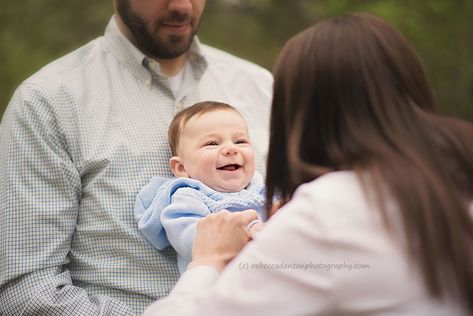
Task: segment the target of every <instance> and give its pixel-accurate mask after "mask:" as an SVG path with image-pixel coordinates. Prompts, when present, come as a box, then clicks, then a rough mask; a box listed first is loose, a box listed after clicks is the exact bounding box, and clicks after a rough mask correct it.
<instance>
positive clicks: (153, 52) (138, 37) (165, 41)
mask: <svg viewBox="0 0 473 316" xmlns="http://www.w3.org/2000/svg"><path fill="white" fill-rule="evenodd" d="M117 11H118V14H120V16H121V18H122V20H123V23H125V25H126V26H127V27H128V29H129V30H130V32H131V34H132V35H133V38H134V43H135V45H136V46H137V47H138V49H140V50H141V51H142V52H143V53H144V54H145V55H148V56H150V57H155V58H158V59H171V58H176V57H178V56H180V55H182V54H184V53H185V52H187V51H188V50H189V47H190V46H191V44H192V40H193V38H194V35H195V34H196V33H197V29H198V25H196V22H195V19H193V18H192V17H191V16H189V15H183V14H179V13H176V12H173V13H171V14H170V15H169V16H166V17H163V18H161V20H162V21H165V22H177V23H181V22H190V24H191V27H192V32H191V34H190V35H185V36H177V35H176V36H169V37H168V38H159V37H158V36H156V37H155V36H153V33H151V31H150V30H149V29H148V27H147V25H146V22H145V21H144V20H143V19H142V18H141V17H140V16H138V15H137V14H136V13H135V12H133V11H132V9H131V7H130V3H129V0H118V1H117ZM158 22H161V21H158ZM157 27H158V28H159V27H160V23H158V24H157ZM156 34H158V32H156Z"/></svg>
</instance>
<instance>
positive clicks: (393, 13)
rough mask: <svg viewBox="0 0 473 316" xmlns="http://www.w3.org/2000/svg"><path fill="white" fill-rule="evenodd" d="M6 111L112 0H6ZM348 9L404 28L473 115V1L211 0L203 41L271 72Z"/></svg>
mask: <svg viewBox="0 0 473 316" xmlns="http://www.w3.org/2000/svg"><path fill="white" fill-rule="evenodd" d="M0 8H1V9H0V115H2V114H3V112H4V109H5V107H6V105H7V104H8V101H9V99H10V98H11V95H12V93H13V91H14V89H15V87H16V86H17V85H18V84H19V83H21V82H22V81H23V80H24V79H26V78H27V77H28V76H29V75H31V74H32V73H33V72H35V71H36V70H38V69H39V68H40V67H41V66H42V65H44V64H46V63H47V62H49V61H52V60H53V59H55V58H57V57H59V56H61V55H63V54H65V53H67V52H69V51H71V50H73V49H75V48H77V47H79V46H80V45H82V44H85V43H86V42H88V41H89V40H91V39H93V38H95V37H97V36H99V35H101V34H103V31H104V28H105V26H106V24H107V22H108V20H109V17H110V16H111V14H112V0H102V1H99V0H21V1H11V0H0ZM349 11H365V12H371V13H374V14H376V15H379V16H381V17H383V18H385V19H386V20H387V21H389V22H391V23H392V24H394V25H395V26H396V27H397V28H398V29H400V30H401V31H402V32H403V33H404V34H405V35H406V36H407V38H408V39H409V40H410V41H411V43H412V44H413V45H414V47H415V48H416V49H417V51H418V52H419V54H420V56H421V57H422V59H423V61H424V64H425V66H426V70H427V73H428V76H429V79H430V82H431V84H432V86H433V88H434V90H435V94H436V97H437V99H438V102H439V109H440V111H441V112H443V113H446V114H449V115H453V116H456V117H461V118H464V119H467V120H470V121H473V1H471V0H428V1H418V0H208V1H207V10H206V12H205V15H204V18H203V22H202V24H201V30H200V33H199V37H200V39H201V40H202V41H203V42H205V43H207V44H210V45H214V46H216V47H219V48H221V49H225V50H228V51H230V52H233V53H234V54H236V55H239V56H241V57H244V58H247V59H249V60H252V61H254V62H256V63H259V64H261V65H262V66H264V67H266V68H268V69H270V70H271V68H272V66H273V63H274V61H275V59H276V56H277V54H278V52H279V51H280V49H281V48H282V46H283V44H284V42H285V41H286V40H287V39H288V38H289V37H291V36H292V35H294V34H295V33H296V32H298V31H300V30H302V29H303V28H304V27H306V26H308V25H310V24H312V23H314V22H315V21H317V20H320V19H322V18H325V17H329V16H333V15H336V14H340V13H344V12H349Z"/></svg>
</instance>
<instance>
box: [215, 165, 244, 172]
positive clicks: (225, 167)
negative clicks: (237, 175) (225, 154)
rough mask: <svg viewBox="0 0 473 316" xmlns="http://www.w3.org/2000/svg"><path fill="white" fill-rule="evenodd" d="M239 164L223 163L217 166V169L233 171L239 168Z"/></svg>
mask: <svg viewBox="0 0 473 316" xmlns="http://www.w3.org/2000/svg"><path fill="white" fill-rule="evenodd" d="M240 168H241V166H240V165H238V164H230V165H225V166H222V167H219V168H217V169H218V170H225V171H235V170H238V169H240Z"/></svg>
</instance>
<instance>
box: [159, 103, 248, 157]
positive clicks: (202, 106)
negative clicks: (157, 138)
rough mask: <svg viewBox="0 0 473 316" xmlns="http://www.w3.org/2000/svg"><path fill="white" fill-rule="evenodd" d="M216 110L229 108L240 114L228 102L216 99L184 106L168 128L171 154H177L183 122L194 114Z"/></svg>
mask: <svg viewBox="0 0 473 316" xmlns="http://www.w3.org/2000/svg"><path fill="white" fill-rule="evenodd" d="M216 110H231V111H235V112H236V113H238V114H240V113H239V112H238V111H237V110H236V109H235V108H234V107H233V106H231V105H229V104H226V103H223V102H216V101H204V102H199V103H196V104H194V105H192V106H190V107H188V108H185V109H184V110H181V111H179V112H178V113H177V114H176V115H175V116H174V118H173V120H172V121H171V124H170V125H169V129H168V141H169V145H170V146H171V153H172V155H173V156H176V155H177V146H178V145H179V141H180V137H181V132H182V127H183V126H184V124H186V123H187V122H188V121H189V120H190V119H191V118H192V117H194V116H197V115H200V114H203V113H207V112H212V111H216Z"/></svg>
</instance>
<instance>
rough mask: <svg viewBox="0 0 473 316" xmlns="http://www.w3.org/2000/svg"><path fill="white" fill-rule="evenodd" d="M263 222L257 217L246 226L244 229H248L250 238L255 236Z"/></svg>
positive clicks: (261, 227)
mask: <svg viewBox="0 0 473 316" xmlns="http://www.w3.org/2000/svg"><path fill="white" fill-rule="evenodd" d="M263 226H264V224H263V223H261V221H260V220H259V219H256V220H254V221H252V222H251V223H249V224H248V226H246V230H247V231H248V235H249V236H250V238H251V239H255V236H256V235H257V234H258V233H259V232H260V231H261V230H262V229H263Z"/></svg>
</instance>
